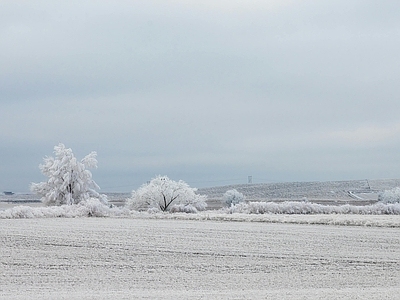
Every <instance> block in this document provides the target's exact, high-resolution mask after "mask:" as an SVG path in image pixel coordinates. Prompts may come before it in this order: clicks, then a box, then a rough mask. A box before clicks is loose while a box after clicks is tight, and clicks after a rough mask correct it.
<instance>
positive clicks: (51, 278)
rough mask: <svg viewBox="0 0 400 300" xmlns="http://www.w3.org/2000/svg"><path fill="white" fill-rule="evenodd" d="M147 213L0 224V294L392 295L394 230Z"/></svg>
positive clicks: (397, 250) (397, 269)
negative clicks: (227, 220) (120, 216)
mask: <svg viewBox="0 0 400 300" xmlns="http://www.w3.org/2000/svg"><path fill="white" fill-rule="evenodd" d="M145 215H146V214H144V213H140V214H139V213H138V214H134V215H133V216H131V217H129V218H34V219H1V220H0V266H1V268H0V270H1V271H0V276H1V288H0V298H1V299H110V298H113V299H398V295H399V292H400V285H399V279H400V265H399V262H400V234H399V233H400V229H399V228H388V227H357V226H330V225H328V226H321V225H300V224H272V223H263V222H259V223H254V222H221V221H214V220H210V219H207V220H205V219H202V217H201V216H203V217H204V215H200V214H195V215H193V214H154V215H152V216H153V219H151V218H149V217H148V216H149V214H147V217H144V216H145ZM164 216H165V217H166V218H174V219H168V220H167V219H159V218H160V217H164ZM194 216H197V217H199V219H197V220H188V219H186V218H187V217H194ZM224 216H225V217H227V218H236V219H235V220H236V221H247V220H248V219H247V217H248V216H249V215H241V214H238V215H235V214H234V215H226V214H225V215H224ZM257 217H260V218H264V217H268V216H266V215H257ZM269 217H272V216H269ZM274 217H280V218H285V217H286V216H274ZM289 217H290V218H292V217H305V218H309V217H316V216H302V215H300V216H299V215H296V216H289ZM325 217H328V218H329V217H330V216H325ZM340 217H348V216H347V215H346V216H340ZM355 217H362V218H363V217H368V218H371V217H374V218H375V217H378V218H381V217H386V218H387V217H396V218H398V216H358V215H357V216H355ZM241 218H243V219H241ZM178 219H180V220H178ZM229 221H232V219H230V220H229Z"/></svg>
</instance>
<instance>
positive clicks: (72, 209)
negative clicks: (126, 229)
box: [0, 198, 124, 219]
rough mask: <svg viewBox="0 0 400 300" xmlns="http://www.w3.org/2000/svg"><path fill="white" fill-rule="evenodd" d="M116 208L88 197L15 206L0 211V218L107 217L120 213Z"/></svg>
mask: <svg viewBox="0 0 400 300" xmlns="http://www.w3.org/2000/svg"><path fill="white" fill-rule="evenodd" d="M123 213H124V212H123V211H122V210H121V209H119V208H117V207H114V208H110V207H109V206H107V205H104V204H103V203H101V202H100V200H99V199H97V198H90V199H88V200H84V201H81V202H80V203H79V204H74V205H61V206H46V207H31V206H23V205H20V206H16V207H13V208H10V209H7V210H4V211H0V219H31V218H77V217H109V216H118V215H122V214H123Z"/></svg>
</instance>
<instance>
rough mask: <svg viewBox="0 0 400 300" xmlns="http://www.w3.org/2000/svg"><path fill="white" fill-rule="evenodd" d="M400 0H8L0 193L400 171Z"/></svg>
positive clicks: (0, 49) (1, 13) (1, 37)
mask: <svg viewBox="0 0 400 300" xmlns="http://www.w3.org/2000/svg"><path fill="white" fill-rule="evenodd" d="M399 11H400V1H396V0H393V1H385V0H383V1H376V0H362V1H361V0H360V1H356V0H344V1H335V0H334V1H320V0H315V1H307V0H304V1H289V0H288V1H286V0H277V1H275V0H273V1H267V0H246V1H232V0H223V1H218V0H202V1H191V0H170V1H169V0H160V1H157V0H146V1H144V0H143V1H134V0H130V1H127V0H126V1H105V0H96V1H94V0H93V1H91V0H88V1H81V0H79V1H73V0H68V1H48V0H42V1H40V0H37V1H17V0H9V1H7V0H2V1H1V2H0V66H1V67H0V104H1V109H0V134H1V144H0V168H1V169H0V189H1V190H0V191H3V190H11V191H15V192H25V191H29V184H30V183H31V182H40V181H44V180H46V178H45V177H44V176H43V175H42V174H41V172H40V170H39V168H38V166H39V164H40V163H42V162H43V158H44V157H45V156H52V155H53V147H54V146H55V145H57V144H58V143H60V142H61V143H64V144H65V145H66V146H67V147H68V148H72V150H73V151H74V153H75V155H76V156H77V158H79V159H81V158H83V157H84V156H85V155H86V154H88V153H89V152H91V151H96V152H97V154H98V157H97V158H98V162H99V163H98V169H96V170H92V173H93V178H94V180H95V181H96V182H97V183H98V184H99V185H100V187H101V188H102V191H104V192H107V191H128V192H129V191H131V190H132V189H136V188H138V187H139V186H140V185H141V184H143V183H145V182H146V181H148V180H150V179H151V178H152V177H154V176H155V175H159V174H160V175H168V176H169V177H170V178H172V179H174V180H178V179H182V180H184V181H186V182H187V183H189V184H190V185H191V186H192V187H206V186H216V185H226V184H236V183H247V179H248V176H249V175H252V176H253V182H254V183H260V182H281V181H325V180H348V179H379V178H400V168H399V167H400V151H399V150H400V101H399V100H400V99H399V95H400V84H399V82H400V55H399V53H400V18H399Z"/></svg>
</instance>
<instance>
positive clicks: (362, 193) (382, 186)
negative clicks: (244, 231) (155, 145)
mask: <svg viewBox="0 0 400 300" xmlns="http://www.w3.org/2000/svg"><path fill="white" fill-rule="evenodd" d="M397 186H400V179H374V180H366V179H363V180H347V181H325V182H318V181H314V182H283V183H261V184H239V185H227V186H219V187H210V188H200V189H198V193H199V194H205V195H207V196H208V198H209V200H210V201H212V200H215V201H218V200H221V199H222V196H223V194H224V193H225V192H226V191H227V190H231V189H236V190H238V191H239V192H241V193H243V194H244V195H245V196H246V199H247V200H248V201H286V200H290V201H296V200H297V201H299V200H306V199H307V200H308V201H313V202H323V203H327V202H329V203H330V202H333V203H337V202H344V203H350V202H351V203H353V202H359V203H360V204H362V203H371V202H376V200H377V199H378V193H379V192H380V191H383V190H387V189H392V188H394V187H397Z"/></svg>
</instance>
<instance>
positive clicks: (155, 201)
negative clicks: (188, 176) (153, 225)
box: [126, 176, 207, 212]
mask: <svg viewBox="0 0 400 300" xmlns="http://www.w3.org/2000/svg"><path fill="white" fill-rule="evenodd" d="M196 191H197V189H195V188H191V187H190V186H189V185H188V184H187V183H185V182H184V181H182V180H179V181H174V180H171V179H169V178H168V177H167V176H157V177H156V178H153V179H152V180H151V181H150V182H149V183H148V184H144V185H142V186H141V187H140V188H139V189H138V190H137V191H133V192H132V197H131V198H129V199H127V200H126V206H127V207H128V208H129V209H132V210H139V211H146V210H149V209H150V210H152V211H154V209H159V210H161V211H171V212H197V211H199V210H205V209H206V207H207V203H206V199H207V198H206V196H203V195H197V194H196V193H195V192H196Z"/></svg>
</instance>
